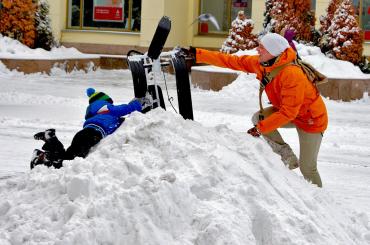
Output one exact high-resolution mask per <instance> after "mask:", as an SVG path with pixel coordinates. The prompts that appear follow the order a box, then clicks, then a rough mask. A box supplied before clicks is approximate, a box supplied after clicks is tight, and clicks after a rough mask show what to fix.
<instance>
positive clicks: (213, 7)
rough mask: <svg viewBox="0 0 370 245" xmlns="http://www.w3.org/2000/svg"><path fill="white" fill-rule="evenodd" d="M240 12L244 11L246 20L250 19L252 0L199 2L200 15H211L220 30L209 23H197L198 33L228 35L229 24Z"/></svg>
mask: <svg viewBox="0 0 370 245" xmlns="http://www.w3.org/2000/svg"><path fill="white" fill-rule="evenodd" d="M240 10H243V11H244V14H245V16H246V17H247V18H251V16H252V0H201V1H200V12H201V14H204V13H210V14H212V15H213V16H214V17H215V18H216V20H217V22H218V24H219V26H220V30H217V29H216V27H215V26H214V25H213V24H212V23H211V22H206V23H199V33H202V34H205V33H228V31H229V29H230V27H231V22H232V21H233V20H234V19H235V18H236V16H237V15H238V12H239V11H240Z"/></svg>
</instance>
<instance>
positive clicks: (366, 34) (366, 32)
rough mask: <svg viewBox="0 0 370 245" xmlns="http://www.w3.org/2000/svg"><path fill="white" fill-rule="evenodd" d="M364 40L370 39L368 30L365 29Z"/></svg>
mask: <svg viewBox="0 0 370 245" xmlns="http://www.w3.org/2000/svg"><path fill="white" fill-rule="evenodd" d="M365 40H370V31H365Z"/></svg>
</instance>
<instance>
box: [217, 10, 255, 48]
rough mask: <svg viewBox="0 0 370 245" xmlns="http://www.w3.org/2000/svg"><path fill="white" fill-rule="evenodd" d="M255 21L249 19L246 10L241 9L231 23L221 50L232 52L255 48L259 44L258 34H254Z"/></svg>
mask: <svg viewBox="0 0 370 245" xmlns="http://www.w3.org/2000/svg"><path fill="white" fill-rule="evenodd" d="M253 27H254V22H253V21H252V20H251V19H247V18H246V17H245V15H244V11H239V12H238V16H237V17H236V19H235V20H234V21H233V22H232V23H231V29H230V30H229V36H228V37H227V38H226V40H225V42H224V43H223V45H222V47H221V52H223V53H228V54H232V53H235V52H237V51H238V50H246V49H253V48H255V47H257V46H258V42H257V36H256V35H254V34H252V30H253Z"/></svg>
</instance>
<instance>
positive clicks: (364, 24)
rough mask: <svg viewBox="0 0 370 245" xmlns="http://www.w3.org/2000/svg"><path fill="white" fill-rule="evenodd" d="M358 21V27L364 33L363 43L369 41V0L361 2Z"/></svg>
mask: <svg viewBox="0 0 370 245" xmlns="http://www.w3.org/2000/svg"><path fill="white" fill-rule="evenodd" d="M360 20H361V24H360V27H361V28H362V30H363V31H364V38H365V41H370V0H362V10H361V16H360Z"/></svg>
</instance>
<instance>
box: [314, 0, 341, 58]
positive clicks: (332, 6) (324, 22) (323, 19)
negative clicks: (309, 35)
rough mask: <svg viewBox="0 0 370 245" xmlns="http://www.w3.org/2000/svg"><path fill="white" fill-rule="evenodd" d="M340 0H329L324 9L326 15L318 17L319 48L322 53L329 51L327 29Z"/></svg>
mask: <svg viewBox="0 0 370 245" xmlns="http://www.w3.org/2000/svg"><path fill="white" fill-rule="evenodd" d="M341 1H342V0H331V1H330V2H329V5H328V8H327V9H326V15H325V16H323V15H322V16H320V25H321V26H320V29H319V30H320V34H321V37H320V41H319V46H320V48H321V50H322V52H323V53H326V52H328V51H329V47H328V45H329V41H328V29H329V27H330V26H331V23H332V20H333V18H334V13H335V11H336V10H337V9H338V7H339V5H340V3H341Z"/></svg>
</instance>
